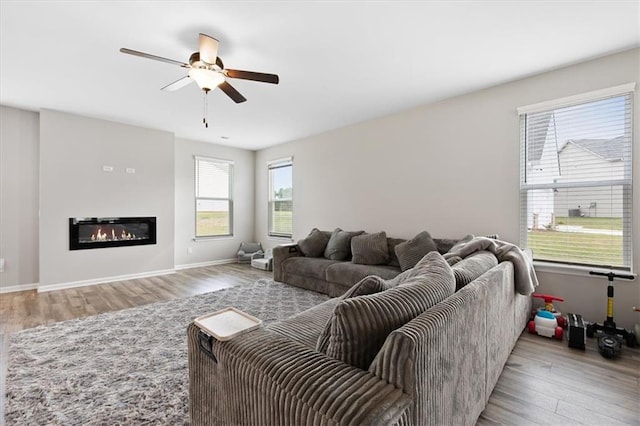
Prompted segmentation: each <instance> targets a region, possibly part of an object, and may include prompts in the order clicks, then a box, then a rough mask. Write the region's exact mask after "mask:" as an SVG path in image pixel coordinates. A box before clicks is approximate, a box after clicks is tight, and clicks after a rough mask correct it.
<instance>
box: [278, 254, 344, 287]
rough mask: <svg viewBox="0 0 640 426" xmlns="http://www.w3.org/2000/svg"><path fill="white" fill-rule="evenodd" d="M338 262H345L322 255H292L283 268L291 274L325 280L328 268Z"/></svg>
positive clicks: (283, 264)
mask: <svg viewBox="0 0 640 426" xmlns="http://www.w3.org/2000/svg"><path fill="white" fill-rule="evenodd" d="M336 263H343V262H339V261H337V260H329V259H324V258H320V257H313V258H310V257H302V256H299V257H290V258H289V259H287V260H285V261H284V262H283V263H282V270H283V271H285V272H286V273H289V274H293V275H302V276H304V277H309V278H317V279H319V280H323V281H324V280H326V278H327V273H326V271H327V268H329V267H330V266H331V265H334V264H336Z"/></svg>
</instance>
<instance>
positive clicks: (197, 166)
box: [193, 155, 235, 240]
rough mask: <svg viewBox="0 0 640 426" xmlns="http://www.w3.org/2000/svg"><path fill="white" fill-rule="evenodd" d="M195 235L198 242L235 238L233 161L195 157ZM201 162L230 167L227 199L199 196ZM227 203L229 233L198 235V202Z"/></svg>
mask: <svg viewBox="0 0 640 426" xmlns="http://www.w3.org/2000/svg"><path fill="white" fill-rule="evenodd" d="M193 159H194V195H195V196H194V235H195V237H194V238H195V239H196V240H206V239H215V238H228V237H233V216H234V214H233V212H234V209H233V180H234V168H235V164H234V162H233V161H232V160H224V159H220V158H213V157H203V156H198V155H194V157H193ZM200 162H208V163H213V164H225V165H228V167H229V173H228V175H227V176H228V185H229V189H228V194H229V196H228V197H227V198H223V197H201V196H200V194H199V190H198V187H199V180H200V173H199V171H200ZM200 200H204V201H226V202H227V203H228V207H229V233H227V234H212V235H198V201H200Z"/></svg>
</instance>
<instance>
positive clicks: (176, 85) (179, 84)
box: [160, 76, 193, 92]
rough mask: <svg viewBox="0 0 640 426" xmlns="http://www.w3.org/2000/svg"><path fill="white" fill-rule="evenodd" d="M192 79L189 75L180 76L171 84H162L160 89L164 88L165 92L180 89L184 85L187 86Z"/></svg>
mask: <svg viewBox="0 0 640 426" xmlns="http://www.w3.org/2000/svg"><path fill="white" fill-rule="evenodd" d="M192 81H193V79H192V78H191V77H189V76H186V77H182V78H181V79H179V80H176V81H174V82H173V83H171V84H167V85H166V86H164V87H163V88H162V89H160V90H165V91H167V92H173V91H175V90H178V89H182V88H183V87H184V86H187V85H188V84H189V83H191V82H192Z"/></svg>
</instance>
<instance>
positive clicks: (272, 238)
mask: <svg viewBox="0 0 640 426" xmlns="http://www.w3.org/2000/svg"><path fill="white" fill-rule="evenodd" d="M267 239H268V240H269V241H278V242H280V243H292V242H293V237H278V236H276V235H269V236H267Z"/></svg>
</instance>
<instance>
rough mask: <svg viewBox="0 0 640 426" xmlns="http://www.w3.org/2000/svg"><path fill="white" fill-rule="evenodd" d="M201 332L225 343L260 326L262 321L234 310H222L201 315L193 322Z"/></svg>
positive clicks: (230, 308)
mask: <svg viewBox="0 0 640 426" xmlns="http://www.w3.org/2000/svg"><path fill="white" fill-rule="evenodd" d="M193 322H194V323H195V324H196V325H197V326H198V327H200V328H201V329H202V330H204V331H206V332H207V333H209V334H210V335H211V336H213V337H215V338H216V339H217V340H220V341H223V342H224V341H225V340H229V339H233V338H234V337H236V336H239V335H241V334H244V333H248V332H249V331H251V330H255V329H256V328H258V327H260V325H262V320H259V319H258V318H256V317H253V316H251V315H249V314H247V313H244V312H242V311H241V310H239V309H236V308H232V307H229V308H224V309H221V310H219V311H217V312H214V313H212V314H206V315H202V316H201V317H198V318H196V319H195V320H194V321H193Z"/></svg>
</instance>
